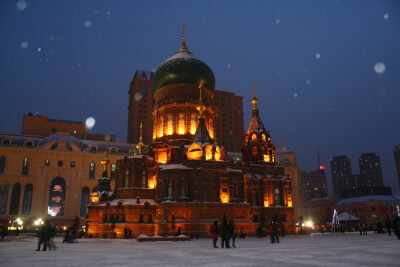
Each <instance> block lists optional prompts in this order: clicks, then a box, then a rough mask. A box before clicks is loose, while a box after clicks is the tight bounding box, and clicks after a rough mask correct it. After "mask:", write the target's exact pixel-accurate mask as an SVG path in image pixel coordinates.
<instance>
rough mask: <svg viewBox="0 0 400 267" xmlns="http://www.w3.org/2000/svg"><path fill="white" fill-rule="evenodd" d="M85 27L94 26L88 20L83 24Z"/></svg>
mask: <svg viewBox="0 0 400 267" xmlns="http://www.w3.org/2000/svg"><path fill="white" fill-rule="evenodd" d="M83 26H85V27H86V28H90V27H91V26H92V21H90V20H87V21H85V22H84V23H83Z"/></svg>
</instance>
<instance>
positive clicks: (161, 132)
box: [157, 117, 164, 137]
mask: <svg viewBox="0 0 400 267" xmlns="http://www.w3.org/2000/svg"><path fill="white" fill-rule="evenodd" d="M163 129H164V117H161V118H160V120H159V122H158V134H157V136H158V137H162V136H163V135H164V130H163Z"/></svg>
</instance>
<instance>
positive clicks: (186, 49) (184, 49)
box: [179, 23, 188, 51]
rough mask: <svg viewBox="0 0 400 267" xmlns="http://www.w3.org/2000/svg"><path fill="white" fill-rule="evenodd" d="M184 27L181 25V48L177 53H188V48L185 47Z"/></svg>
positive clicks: (184, 25)
mask: <svg viewBox="0 0 400 267" xmlns="http://www.w3.org/2000/svg"><path fill="white" fill-rule="evenodd" d="M185 27H186V24H185V23H183V25H182V45H181V48H180V49H179V51H188V48H187V46H186V37H185Z"/></svg>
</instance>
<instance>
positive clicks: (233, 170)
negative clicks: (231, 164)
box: [226, 168, 242, 172]
mask: <svg viewBox="0 0 400 267" xmlns="http://www.w3.org/2000/svg"><path fill="white" fill-rule="evenodd" d="M226 170H227V171H229V172H242V170H238V169H231V168H226Z"/></svg>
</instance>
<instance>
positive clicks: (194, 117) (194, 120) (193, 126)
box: [190, 114, 197, 134]
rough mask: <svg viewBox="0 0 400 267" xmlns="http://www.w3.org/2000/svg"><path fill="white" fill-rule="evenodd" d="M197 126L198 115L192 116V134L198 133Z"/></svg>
mask: <svg viewBox="0 0 400 267" xmlns="http://www.w3.org/2000/svg"><path fill="white" fill-rule="evenodd" d="M196 124H197V123H196V115H194V114H192V116H190V134H195V133H196V127H197V125H196Z"/></svg>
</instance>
